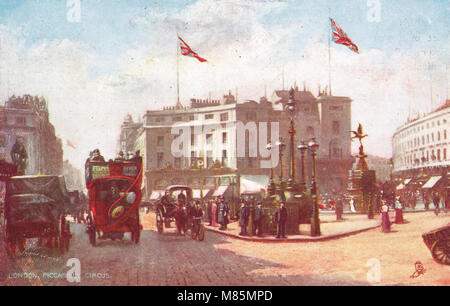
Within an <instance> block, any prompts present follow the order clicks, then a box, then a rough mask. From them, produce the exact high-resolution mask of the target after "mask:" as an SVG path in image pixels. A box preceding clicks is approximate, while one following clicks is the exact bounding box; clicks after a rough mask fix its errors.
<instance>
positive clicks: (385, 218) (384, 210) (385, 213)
mask: <svg viewBox="0 0 450 306" xmlns="http://www.w3.org/2000/svg"><path fill="white" fill-rule="evenodd" d="M381 230H382V231H383V233H389V232H390V231H391V220H389V206H388V205H387V204H386V201H383V206H381Z"/></svg>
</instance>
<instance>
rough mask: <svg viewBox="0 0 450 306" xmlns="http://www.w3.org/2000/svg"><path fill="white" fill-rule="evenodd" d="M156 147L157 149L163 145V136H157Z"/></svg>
mask: <svg viewBox="0 0 450 306" xmlns="http://www.w3.org/2000/svg"><path fill="white" fill-rule="evenodd" d="M157 145H158V147H161V146H163V145H164V136H158V140H157Z"/></svg>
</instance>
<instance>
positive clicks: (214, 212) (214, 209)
mask: <svg viewBox="0 0 450 306" xmlns="http://www.w3.org/2000/svg"><path fill="white" fill-rule="evenodd" d="M211 224H212V226H213V227H217V225H218V224H217V204H216V201H214V200H211Z"/></svg>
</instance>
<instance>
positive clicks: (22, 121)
mask: <svg viewBox="0 0 450 306" xmlns="http://www.w3.org/2000/svg"><path fill="white" fill-rule="evenodd" d="M16 124H18V125H25V124H26V119H25V117H16Z"/></svg>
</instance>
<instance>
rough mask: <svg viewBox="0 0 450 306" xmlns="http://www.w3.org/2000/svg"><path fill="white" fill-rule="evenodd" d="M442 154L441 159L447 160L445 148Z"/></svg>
mask: <svg viewBox="0 0 450 306" xmlns="http://www.w3.org/2000/svg"><path fill="white" fill-rule="evenodd" d="M443 155H444V156H443V159H444V160H447V149H444V152H443Z"/></svg>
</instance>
